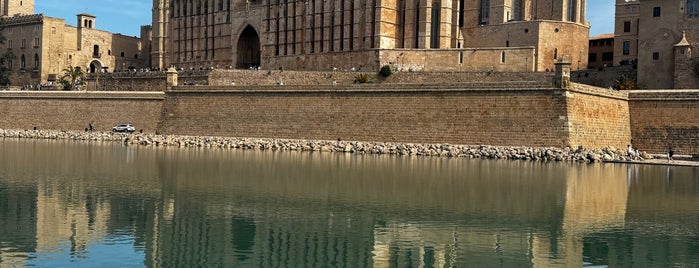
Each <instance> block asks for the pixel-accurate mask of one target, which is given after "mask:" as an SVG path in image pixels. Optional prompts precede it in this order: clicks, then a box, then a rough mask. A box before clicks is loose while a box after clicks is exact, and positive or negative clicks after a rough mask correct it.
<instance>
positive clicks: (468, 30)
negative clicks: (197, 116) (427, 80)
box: [150, 0, 589, 72]
mask: <svg viewBox="0 0 699 268" xmlns="http://www.w3.org/2000/svg"><path fill="white" fill-rule="evenodd" d="M585 7H586V0H559V1H551V0H245V1H242V0H154V1H153V24H152V27H153V29H152V44H151V55H150V60H151V67H152V68H167V67H171V66H174V67H177V68H239V69H248V68H261V69H268V70H272V69H273V70H277V69H282V70H329V69H342V70H350V69H355V70H357V69H360V70H367V71H369V70H378V69H379V68H381V67H382V66H384V65H389V66H391V68H392V69H394V70H406V71H506V72H545V71H550V70H552V69H553V68H554V63H555V62H556V61H559V60H562V59H563V60H565V61H568V62H571V64H572V68H573V69H584V68H586V66H587V57H588V41H587V40H588V33H589V25H588V23H587V22H586V20H585Z"/></svg>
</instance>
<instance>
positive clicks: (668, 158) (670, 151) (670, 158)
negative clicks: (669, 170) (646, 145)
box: [667, 147, 675, 163]
mask: <svg viewBox="0 0 699 268" xmlns="http://www.w3.org/2000/svg"><path fill="white" fill-rule="evenodd" d="M673 154H675V152H673V151H672V147H670V149H668V150H667V162H668V163H670V162H672V155H673Z"/></svg>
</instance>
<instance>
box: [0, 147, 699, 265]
mask: <svg viewBox="0 0 699 268" xmlns="http://www.w3.org/2000/svg"><path fill="white" fill-rule="evenodd" d="M582 266H588V267H699V169H697V168H680V167H664V166H639V165H618V164H592V165H586V164H568V163H547V164H544V163H532V162H518V161H494V160H469V159H447V158H428V157H398V156H376V155H351V154H339V153H308V152H271V151H243V150H221V149H208V150H205V149H189V148H187V149H180V148H151V147H139V146H129V147H127V146H122V145H119V144H114V143H97V142H72V141H45V140H14V139H4V140H0V267H582Z"/></svg>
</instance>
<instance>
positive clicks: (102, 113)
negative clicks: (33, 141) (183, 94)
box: [0, 91, 164, 132]
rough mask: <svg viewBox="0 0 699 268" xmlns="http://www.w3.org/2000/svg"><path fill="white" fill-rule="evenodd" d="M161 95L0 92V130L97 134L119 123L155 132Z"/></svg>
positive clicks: (149, 93)
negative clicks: (87, 130) (91, 130)
mask: <svg viewBox="0 0 699 268" xmlns="http://www.w3.org/2000/svg"><path fill="white" fill-rule="evenodd" d="M163 97H164V93H162V92H89V91H88V92H85V91H53V92H49V91H0V128H3V129H33V128H35V127H36V128H37V129H53V130H84V129H85V128H87V127H88V126H89V124H90V122H92V124H93V126H94V127H95V130H97V131H110V130H111V129H112V127H113V126H114V125H116V124H119V123H131V124H134V125H135V126H136V128H137V130H143V131H145V132H155V127H156V126H157V123H158V121H159V120H160V114H161V111H162V104H163Z"/></svg>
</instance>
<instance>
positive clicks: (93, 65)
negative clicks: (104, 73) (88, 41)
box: [90, 60, 102, 74]
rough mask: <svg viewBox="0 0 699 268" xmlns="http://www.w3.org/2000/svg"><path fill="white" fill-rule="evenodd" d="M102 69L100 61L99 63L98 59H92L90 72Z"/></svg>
mask: <svg viewBox="0 0 699 268" xmlns="http://www.w3.org/2000/svg"><path fill="white" fill-rule="evenodd" d="M101 70H102V63H100V62H99V61H98V60H93V61H92V62H90V73H91V74H94V73H96V72H100V71H101Z"/></svg>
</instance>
